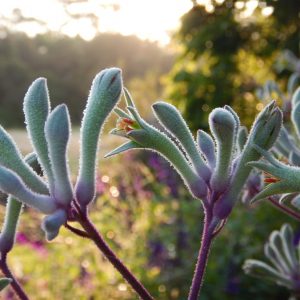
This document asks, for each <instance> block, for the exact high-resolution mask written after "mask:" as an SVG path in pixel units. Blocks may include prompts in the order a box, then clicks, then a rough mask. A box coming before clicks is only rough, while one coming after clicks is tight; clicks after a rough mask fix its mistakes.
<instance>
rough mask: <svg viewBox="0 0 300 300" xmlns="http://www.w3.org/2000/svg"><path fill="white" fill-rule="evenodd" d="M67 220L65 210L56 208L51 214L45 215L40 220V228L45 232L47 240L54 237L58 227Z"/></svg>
mask: <svg viewBox="0 0 300 300" xmlns="http://www.w3.org/2000/svg"><path fill="white" fill-rule="evenodd" d="M66 222H67V214H66V212H65V210H63V209H58V210H57V211H55V212H54V213H53V214H51V215H49V216H46V217H45V218H44V220H43V222H42V229H43V230H44V232H45V234H46V239H47V241H52V240H53V239H55V238H56V237H57V235H58V233H59V229H60V227H61V226H62V225H63V224H65V223H66Z"/></svg>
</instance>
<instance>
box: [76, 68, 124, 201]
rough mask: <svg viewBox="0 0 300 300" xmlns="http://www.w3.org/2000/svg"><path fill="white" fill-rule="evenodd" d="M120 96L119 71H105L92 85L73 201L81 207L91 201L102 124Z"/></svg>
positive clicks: (85, 112)
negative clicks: (77, 202)
mask: <svg viewBox="0 0 300 300" xmlns="http://www.w3.org/2000/svg"><path fill="white" fill-rule="evenodd" d="M121 92H122V78H121V70H120V69H117V68H111V69H105V70H103V71H101V72H100V73H99V74H98V75H97V76H96V77H95V79H94V81H93V84H92V88H91V91H90V95H89V98H88V101H87V106H86V109H85V111H84V116H83V120H82V124H81V132H80V134H81V136H80V141H81V144H80V167H79V175H78V178H77V184H76V197H77V200H78V201H79V203H80V204H81V205H83V206H86V205H88V203H90V202H91V201H92V200H93V199H94V196H95V171H96V158H97V152H98V139H99V135H100V132H101V129H102V127H103V124H104V122H105V120H106V119H107V117H108V116H109V114H110V113H111V111H112V110H113V108H114V107H115V105H116V104H117V102H118V101H119V99H120V95H121Z"/></svg>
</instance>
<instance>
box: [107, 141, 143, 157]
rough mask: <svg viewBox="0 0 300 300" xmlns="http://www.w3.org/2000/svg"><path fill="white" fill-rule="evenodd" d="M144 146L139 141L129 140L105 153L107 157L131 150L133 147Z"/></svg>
mask: <svg viewBox="0 0 300 300" xmlns="http://www.w3.org/2000/svg"><path fill="white" fill-rule="evenodd" d="M140 148H142V147H141V146H140V145H139V144H138V143H136V142H133V141H129V142H126V143H124V144H123V145H121V146H119V147H117V148H116V149H114V150H112V151H110V152H109V153H107V154H105V156H104V157H105V158H106V157H110V156H114V155H116V154H119V153H122V152H125V151H128V150H131V149H140Z"/></svg>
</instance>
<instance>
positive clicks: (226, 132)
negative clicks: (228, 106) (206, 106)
mask: <svg viewBox="0 0 300 300" xmlns="http://www.w3.org/2000/svg"><path fill="white" fill-rule="evenodd" d="M209 126H210V130H211V132H212V134H213V136H214V138H215V140H216V144H217V162H216V168H215V170H214V172H213V175H212V177H211V180H210V183H211V186H212V188H213V190H214V191H216V192H223V191H224V190H225V189H226V188H227V187H228V181H229V176H230V171H231V170H230V167H231V161H232V155H233V147H234V140H235V138H236V121H235V119H234V117H233V115H232V113H231V112H229V111H227V110H225V109H223V108H216V109H214V110H213V111H212V112H211V113H210V115H209Z"/></svg>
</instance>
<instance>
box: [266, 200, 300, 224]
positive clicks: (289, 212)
mask: <svg viewBox="0 0 300 300" xmlns="http://www.w3.org/2000/svg"><path fill="white" fill-rule="evenodd" d="M268 201H269V202H270V203H272V204H273V205H274V206H275V207H276V208H278V209H279V210H281V211H282V212H284V213H286V214H287V215H289V216H290V217H292V218H294V219H296V220H297V221H300V214H299V213H297V212H295V211H293V210H292V209H290V208H289V207H287V206H285V205H282V204H280V203H279V202H278V201H277V200H275V199H273V198H272V197H269V198H268Z"/></svg>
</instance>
